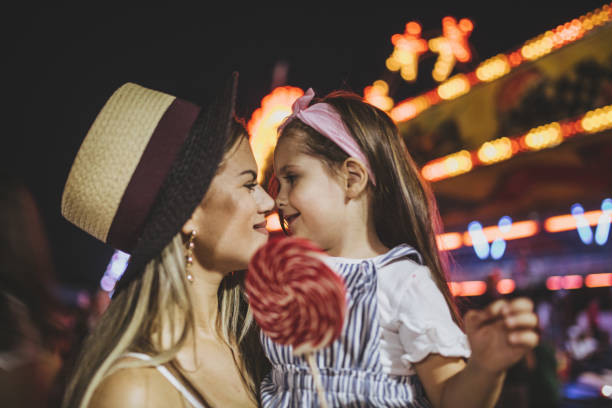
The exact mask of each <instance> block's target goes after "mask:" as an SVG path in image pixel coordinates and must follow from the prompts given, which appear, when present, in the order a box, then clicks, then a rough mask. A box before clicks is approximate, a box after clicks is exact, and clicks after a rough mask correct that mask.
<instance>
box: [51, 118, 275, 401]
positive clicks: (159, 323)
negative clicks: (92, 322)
mask: <svg viewBox="0 0 612 408" xmlns="http://www.w3.org/2000/svg"><path fill="white" fill-rule="evenodd" d="M242 136H244V137H246V136H247V133H246V130H245V129H244V125H243V124H242V122H240V121H238V120H236V121H235V123H234V124H233V130H232V135H231V136H230V138H229V140H228V142H227V146H226V153H227V152H228V151H229V150H231V149H232V147H234V146H236V145H237V141H238V140H239V139H240V137H242ZM183 247H184V239H183V237H182V235H181V233H177V234H176V236H175V237H174V239H173V240H172V241H171V242H170V243H169V244H168V245H167V246H166V247H165V248H164V249H163V250H162V252H161V253H160V254H159V255H158V256H157V257H156V258H154V259H153V260H151V261H150V262H149V263H148V264H147V265H146V267H145V268H144V271H143V272H142V274H141V275H140V276H139V277H137V278H135V279H134V280H133V281H132V282H131V283H130V284H129V285H128V286H127V287H126V288H125V289H123V290H122V291H120V292H119V293H117V294H116V295H115V296H113V299H112V301H111V303H110V305H109V307H108V309H107V310H106V311H105V312H104V314H103V315H102V317H101V318H100V320H99V322H98V323H97V324H96V326H95V327H94V329H93V330H92V332H91V333H89V335H88V336H87V338H86V339H85V341H84V343H83V345H82V348H81V352H80V355H79V358H78V360H77V362H76V365H75V369H74V371H73V372H72V376H71V379H70V381H69V382H68V386H67V387H66V392H65V395H64V400H63V403H62V406H63V407H65V408H68V407H70V408H72V407H77V406H79V407H87V406H88V404H89V402H90V399H91V397H92V395H93V393H94V391H95V390H96V388H97V386H98V385H100V383H101V382H102V380H103V379H104V378H105V377H107V376H108V375H110V374H112V373H114V372H115V371H117V370H119V369H122V368H130V367H144V366H152V365H159V364H164V363H166V362H169V361H171V360H172V359H173V358H174V356H175V355H176V353H177V352H178V351H179V350H180V349H181V348H182V347H184V346H185V345H186V344H187V340H188V338H190V335H193V334H195V317H194V311H193V303H192V300H191V296H190V292H189V290H188V286H187V285H189V283H188V282H187V279H186V277H185V276H186V270H185V268H186V266H185V258H184V250H183ZM243 278H244V272H236V273H234V274H231V275H228V276H226V277H225V278H224V279H223V280H222V281H221V284H220V286H219V291H218V300H219V313H218V316H217V328H218V330H219V333H220V334H221V336H222V338H223V339H224V340H225V342H227V343H228V344H229V345H236V346H238V348H239V351H240V352H239V355H238V356H234V358H235V359H236V364H237V365H238V366H239V368H240V369H241V371H246V372H247V376H243V381H244V382H245V385H246V386H247V387H248V388H249V390H250V391H251V394H252V397H253V398H254V399H257V397H258V395H257V394H258V389H257V388H258V387H257V385H258V384H259V382H260V380H261V378H262V377H263V375H264V374H265V370H266V368H267V360H265V357H264V355H263V352H262V350H261V345H260V343H259V338H258V333H257V328H256V326H255V325H254V321H253V318H252V314H251V311H250V309H249V307H248V303H247V301H246V299H245V297H244V292H243V288H242V286H241V282H242V280H243ZM166 333H170V334H171V338H170V339H168V338H166V337H164V338H162V336H166ZM191 338H194V337H191ZM193 346H194V348H195V343H194V345H193ZM130 351H133V352H140V353H145V354H147V355H149V356H150V357H151V360H150V361H141V360H133V359H130V360H122V361H120V360H121V358H122V357H123V356H124V355H125V353H126V352H130ZM194 357H195V352H194Z"/></svg>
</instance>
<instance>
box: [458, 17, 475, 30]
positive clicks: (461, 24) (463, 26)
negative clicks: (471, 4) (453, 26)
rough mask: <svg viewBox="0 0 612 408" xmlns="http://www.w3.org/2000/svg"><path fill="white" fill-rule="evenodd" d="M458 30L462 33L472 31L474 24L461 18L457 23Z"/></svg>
mask: <svg viewBox="0 0 612 408" xmlns="http://www.w3.org/2000/svg"><path fill="white" fill-rule="evenodd" d="M459 28H460V29H461V31H463V32H471V31H472V30H474V23H472V20H470V19H467V18H462V19H461V20H460V21H459Z"/></svg>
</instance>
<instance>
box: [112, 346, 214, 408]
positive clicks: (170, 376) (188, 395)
mask: <svg viewBox="0 0 612 408" xmlns="http://www.w3.org/2000/svg"><path fill="white" fill-rule="evenodd" d="M124 355H125V356H126V357H134V358H137V359H139V360H144V361H151V356H149V355H148V354H143V353H134V352H129V353H125V354H124ZM155 368H156V369H157V371H159V373H160V374H161V375H163V376H164V377H165V378H166V380H168V382H170V384H172V386H173V387H174V388H176V390H177V391H178V392H179V393H181V395H182V396H183V398H185V399H186V400H187V402H189V404H191V406H192V407H193V408H205V407H204V405H202V404H201V403H200V401H199V400H198V399H197V398H196V397H195V396H194V395H193V394H192V393H190V392H189V390H187V388H186V387H185V386H184V385H183V383H181V382H180V381H179V380H178V378H176V377H175V376H174V375H173V374H172V373H171V372H170V371H169V370H168V369H167V368H166V367H164V366H163V365H157V366H155Z"/></svg>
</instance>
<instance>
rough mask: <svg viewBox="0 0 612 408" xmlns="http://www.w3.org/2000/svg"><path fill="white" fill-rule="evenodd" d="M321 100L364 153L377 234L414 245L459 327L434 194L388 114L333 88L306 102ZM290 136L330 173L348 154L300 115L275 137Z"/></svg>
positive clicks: (386, 242)
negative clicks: (441, 248) (370, 178)
mask: <svg viewBox="0 0 612 408" xmlns="http://www.w3.org/2000/svg"><path fill="white" fill-rule="evenodd" d="M318 102H324V103H327V104H329V105H331V106H332V107H334V109H335V110H336V111H337V112H338V113H339V114H340V116H341V117H342V121H343V122H344V124H345V125H346V127H347V129H348V130H349V132H350V134H351V135H352V136H353V138H354V139H355V140H356V141H357V144H358V145H359V147H360V148H361V151H362V152H363V153H364V154H365V155H366V157H367V159H368V161H369V163H370V165H371V167H372V171H373V172H374V177H375V178H376V185H375V186H374V185H372V186H371V188H372V194H371V196H372V210H373V215H374V223H375V226H376V233H377V234H378V237H379V238H380V240H381V241H382V243H383V244H384V245H385V246H387V247H389V248H392V247H394V246H396V245H399V244H402V243H406V244H409V245H411V246H412V247H414V248H415V249H416V250H417V251H419V253H420V254H421V256H422V257H423V261H424V263H425V265H427V266H428V267H429V269H430V270H431V273H432V276H433V277H434V280H435V281H436V284H437V286H438V288H439V289H440V291H441V292H442V294H443V295H444V298H445V299H446V301H447V303H448V305H449V308H450V310H451V313H452V315H453V318H454V320H455V321H456V322H457V323H458V324H459V325H460V326H461V325H462V324H461V323H462V322H461V316H460V314H459V310H458V307H457V303H456V301H455V299H454V298H453V296H452V294H451V293H450V290H449V288H448V284H447V271H448V267H449V262H450V258H449V256H448V254H447V253H446V252H440V251H439V250H438V246H437V242H436V235H437V234H439V233H441V232H442V222H441V219H440V215H439V213H438V209H437V206H436V201H435V198H434V195H433V193H432V191H431V189H430V187H429V185H428V184H427V182H426V181H425V180H423V179H422V177H421V175H420V172H419V170H418V168H417V166H416V164H415V163H414V161H413V160H412V157H411V156H410V153H409V152H408V149H407V148H406V145H405V144H404V141H403V140H402V138H401V137H400V135H399V130H398V128H397V126H396V125H395V123H394V122H393V121H392V120H391V118H390V117H389V115H387V114H386V113H385V112H384V111H382V110H380V109H378V108H376V107H374V106H373V105H370V104H369V103H367V102H365V101H364V100H363V99H362V98H361V97H360V96H359V95H357V94H355V93H352V92H349V91H342V90H341V91H334V92H332V93H330V94H328V95H327V96H325V97H324V98H322V99H319V100H313V102H311V105H312V104H314V103H318ZM289 137H291V138H295V139H296V140H297V141H298V143H299V146H301V149H302V150H303V152H304V153H305V154H308V155H311V156H314V157H317V158H319V159H320V160H322V161H323V163H324V164H325V165H326V166H327V168H328V170H330V171H331V172H332V174H333V172H334V171H335V170H337V169H338V167H339V165H341V164H342V163H343V162H344V161H345V160H346V159H347V158H348V154H347V153H345V152H344V151H343V150H342V149H341V148H339V147H338V146H337V145H336V144H335V143H334V142H332V141H331V140H330V139H328V138H327V137H325V136H323V135H321V134H320V133H319V132H317V131H316V130H314V129H313V128H312V127H310V126H308V125H306V124H304V123H303V122H301V121H300V120H299V119H295V120H293V121H291V122H289V123H288V124H287V125H286V126H285V128H284V129H283V130H282V132H281V134H280V136H279V140H278V141H279V142H280V140H281V139H283V138H289Z"/></svg>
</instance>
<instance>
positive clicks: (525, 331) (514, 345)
mask: <svg viewBox="0 0 612 408" xmlns="http://www.w3.org/2000/svg"><path fill="white" fill-rule="evenodd" d="M537 330H538V318H537V316H536V315H535V313H533V302H532V301H531V300H530V299H527V298H517V299H514V300H505V299H501V300H497V301H495V302H493V303H491V304H490V305H488V306H487V307H486V308H484V309H483V310H470V311H469V312H467V313H466V314H465V331H466V334H467V336H468V340H469V342H470V347H471V349H472V356H471V358H470V364H472V365H473V366H474V367H478V368H479V369H482V370H484V371H485V372H489V373H492V374H494V373H500V372H502V371H504V370H506V369H508V368H509V367H510V366H512V365H513V364H515V363H516V362H518V361H519V360H520V359H521V358H522V357H523V356H524V355H525V354H527V352H528V351H529V350H531V349H532V348H534V347H535V346H536V345H537V344H538V340H539V336H538V333H537Z"/></svg>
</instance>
